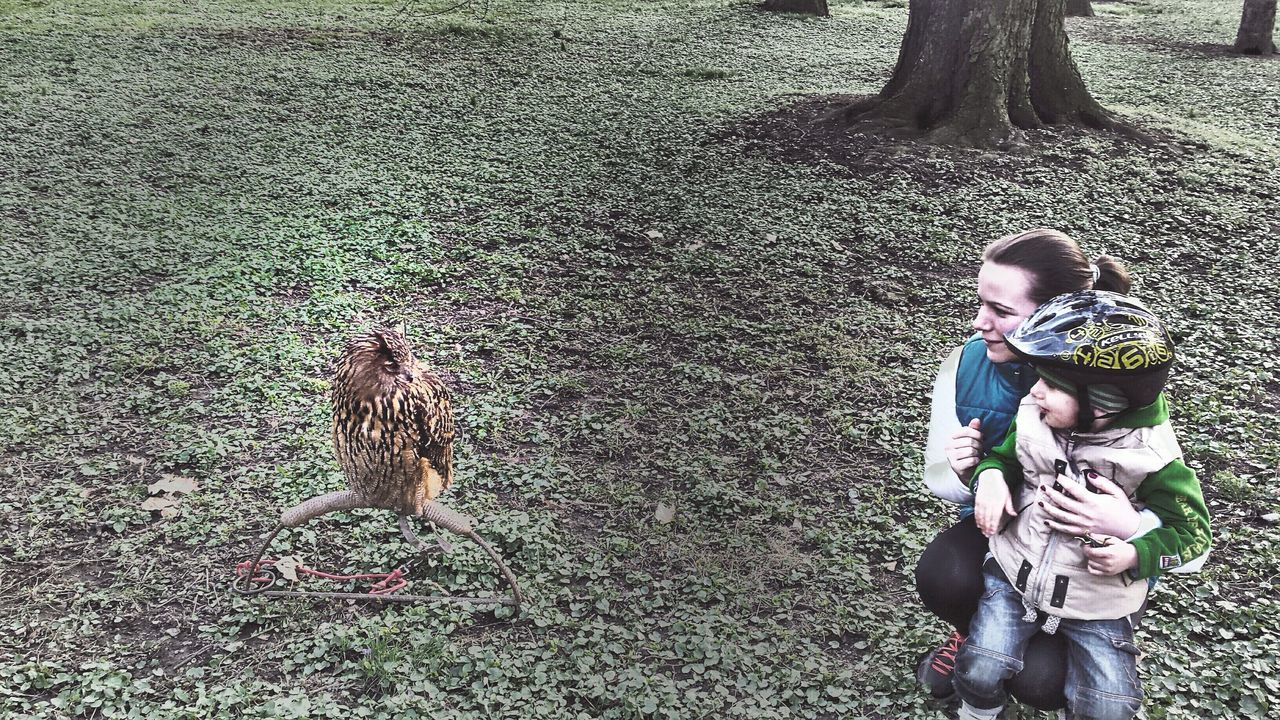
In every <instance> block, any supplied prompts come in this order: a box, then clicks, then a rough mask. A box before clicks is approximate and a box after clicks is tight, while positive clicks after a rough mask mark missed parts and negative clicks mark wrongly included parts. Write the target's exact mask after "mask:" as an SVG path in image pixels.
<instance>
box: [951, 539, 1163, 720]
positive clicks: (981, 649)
mask: <svg viewBox="0 0 1280 720" xmlns="http://www.w3.org/2000/svg"><path fill="white" fill-rule="evenodd" d="M987 567H988V568H993V569H986V570H984V571H983V593H982V600H981V601H980V603H979V605H978V613H977V614H976V615H975V616H974V618H973V622H972V624H971V626H970V632H969V639H968V640H967V641H965V644H964V646H963V647H962V648H961V650H960V655H959V657H958V658H957V659H956V672H955V679H954V685H955V689H956V693H957V694H958V695H959V696H960V698H961V699H962V700H964V701H965V702H967V703H968V704H969V705H971V706H973V707H975V708H981V709H991V708H998V707H1001V706H1002V705H1004V703H1005V691H1004V681H1005V680H1007V679H1009V678H1011V677H1013V676H1014V675H1015V674H1016V673H1018V672H1020V671H1021V670H1022V654H1023V651H1024V650H1026V647H1027V642H1028V641H1029V640H1030V639H1031V636H1032V635H1034V634H1035V633H1036V631H1037V630H1039V625H1038V624H1037V623H1031V622H1025V621H1024V620H1023V619H1022V618H1023V615H1024V613H1025V612H1026V610H1025V609H1024V608H1023V606H1022V596H1021V595H1020V594H1019V593H1018V591H1017V590H1015V589H1014V588H1013V586H1012V585H1010V584H1009V581H1008V579H1007V578H1005V577H1004V573H1002V572H1000V569H999V567H998V566H996V564H995V561H994V560H992V561H989V562H988V563H987ZM1038 619H1040V620H1043V619H1044V615H1043V614H1041V616H1040V618H1038ZM1058 632H1060V633H1062V634H1063V636H1064V637H1065V638H1066V640H1067V682H1066V688H1065V693H1066V696H1067V713H1068V717H1071V718H1080V719H1084V718H1089V719H1090V720H1131V718H1133V717H1134V716H1135V715H1137V714H1138V709H1139V708H1140V707H1141V706H1142V687H1141V686H1140V685H1139V684H1138V667H1137V665H1138V663H1137V660H1138V646H1137V645H1135V644H1134V643H1133V628H1132V627H1131V626H1130V625H1129V620H1128V619H1127V618H1121V619H1119V620H1066V619H1064V620H1062V622H1061V624H1059V626H1058Z"/></svg>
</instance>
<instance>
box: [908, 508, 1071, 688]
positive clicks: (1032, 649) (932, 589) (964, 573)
mask: <svg viewBox="0 0 1280 720" xmlns="http://www.w3.org/2000/svg"><path fill="white" fill-rule="evenodd" d="M986 554H987V539H986V538H985V537H983V535H982V532H981V531H980V530H978V526H977V524H976V523H974V520H973V517H972V516H970V517H967V518H965V519H964V520H961V521H960V522H958V523H956V524H955V525H952V526H951V527H949V528H947V529H946V530H943V531H942V532H940V533H938V536H937V537H936V538H934V539H933V542H931V543H929V546H928V547H926V548H925V549H924V553H923V554H922V555H921V556H920V562H919V563H918V564H917V565H916V589H917V590H918V591H919V592H920V600H921V601H922V602H924V606H925V607H926V608H928V609H929V612H931V613H933V614H934V615H937V616H938V617H940V618H942V619H943V620H945V621H947V622H948V623H950V624H951V625H953V626H955V628H956V630H959V631H960V632H961V633H963V634H965V635H968V634H969V620H970V619H972V618H973V614H974V613H975V612H977V611H978V600H979V599H980V598H981V597H982V559H983V558H984V557H985V556H986ZM1022 661H1023V668H1022V672H1020V673H1018V674H1017V675H1015V676H1013V677H1012V678H1010V679H1009V681H1008V682H1007V683H1006V684H1005V688H1006V689H1007V690H1008V691H1009V693H1010V694H1011V695H1013V696H1014V697H1015V698H1017V699H1018V700H1020V701H1021V702H1023V703H1025V704H1027V705H1030V706H1032V707H1035V708H1039V709H1040V710H1060V709H1062V708H1065V707H1066V706H1067V698H1066V696H1065V695H1063V692H1062V691H1063V687H1064V686H1065V684H1066V680H1067V644H1066V641H1065V640H1063V638H1062V637H1061V636H1060V635H1056V634H1055V635H1046V634H1044V633H1036V634H1035V635H1034V636H1033V637H1032V638H1031V642H1030V644H1028V645H1027V650H1026V653H1025V654H1024V655H1023V658H1022Z"/></svg>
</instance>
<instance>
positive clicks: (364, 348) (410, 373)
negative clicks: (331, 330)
mask: <svg viewBox="0 0 1280 720" xmlns="http://www.w3.org/2000/svg"><path fill="white" fill-rule="evenodd" d="M339 365H340V366H346V367H348V368H349V369H350V371H351V374H352V375H354V376H356V377H361V378H363V379H365V380H375V381H378V382H379V383H380V384H394V383H395V382H396V381H397V380H403V381H405V382H413V380H414V373H415V372H417V365H418V362H417V359H416V358H414V356H413V350H412V349H410V347H409V343H408V341H407V340H405V339H404V335H403V333H401V332H400V331H397V330H393V329H392V328H388V327H381V328H376V329H374V330H369V331H367V332H364V333H361V334H360V335H357V336H356V337H355V338H353V339H352V340H351V342H350V343H348V344H347V348H346V350H344V351H343V353H342V358H341V359H340V360H339Z"/></svg>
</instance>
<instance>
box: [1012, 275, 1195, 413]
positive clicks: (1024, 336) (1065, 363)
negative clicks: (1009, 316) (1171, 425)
mask: <svg viewBox="0 0 1280 720" xmlns="http://www.w3.org/2000/svg"><path fill="white" fill-rule="evenodd" d="M1005 341H1006V342H1007V343H1008V346H1009V349H1010V350H1011V351H1012V352H1013V353H1014V354H1015V355H1017V356H1018V357H1019V358H1020V359H1022V360H1023V361H1025V362H1028V363H1030V364H1031V365H1033V366H1035V367H1037V368H1043V369H1045V370H1048V371H1049V372H1050V373H1051V374H1052V375H1053V376H1054V377H1056V378H1061V379H1063V380H1066V381H1068V382H1070V383H1072V384H1074V385H1075V387H1076V390H1077V393H1078V397H1079V398H1080V399H1081V403H1080V404H1081V407H1080V413H1081V415H1080V417H1081V421H1082V427H1083V426H1085V425H1084V424H1083V423H1084V420H1085V418H1086V412H1087V411H1088V409H1089V403H1088V396H1087V388H1088V386H1090V385H1109V386H1113V387H1115V388H1116V389H1117V390H1118V391H1119V392H1120V393H1121V394H1122V395H1124V397H1125V398H1126V399H1127V400H1128V404H1129V406H1130V407H1141V406H1143V405H1149V404H1151V403H1152V402H1155V399H1156V396H1158V395H1159V394H1160V392H1161V391H1162V390H1163V389H1164V385H1165V382H1166V381H1167V380H1168V379H1169V369H1170V368H1171V367H1173V340H1172V339H1170V337H1169V332H1168V330H1166V329H1165V327H1164V323H1162V322H1160V320H1159V319H1158V318H1156V316H1155V315H1153V314H1152V313H1151V311H1150V310H1148V309H1147V308H1146V306H1144V305H1143V304H1142V303H1140V302H1138V301H1137V300H1135V299H1133V298H1131V297H1129V296H1128V295H1120V294H1118V293H1112V292H1105V291H1102V290H1081V291H1079V292H1072V293H1066V294H1064V295H1059V296H1057V297H1055V298H1053V299H1052V300H1049V301H1048V302H1046V303H1045V304H1043V305H1041V306H1040V307H1038V308H1036V310H1035V312H1033V313H1031V315H1030V316H1028V317H1027V319H1026V320H1025V321H1023V323H1022V324H1021V325H1019V326H1018V327H1017V328H1016V329H1015V330H1014V331H1013V332H1011V333H1009V334H1008V335H1006V336H1005ZM1087 417H1088V418H1089V419H1090V421H1091V419H1092V415H1088V416H1087Z"/></svg>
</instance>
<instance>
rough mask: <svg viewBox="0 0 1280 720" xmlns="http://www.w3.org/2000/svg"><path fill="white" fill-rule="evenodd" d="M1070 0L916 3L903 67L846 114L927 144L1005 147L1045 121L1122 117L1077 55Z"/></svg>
mask: <svg viewBox="0 0 1280 720" xmlns="http://www.w3.org/2000/svg"><path fill="white" fill-rule="evenodd" d="M1065 3H1066V0H911V4H910V11H909V15H908V18H907V31H906V34H905V35H904V36H903V39H902V46H901V48H900V49H899V50H898V64H897V65H896V66H895V67H894V70H893V74H892V76H891V77H890V78H889V82H888V83H886V84H885V87H884V89H883V90H881V91H880V94H879V95H877V96H875V97H874V98H871V99H870V100H866V101H863V102H860V103H856V104H854V105H851V106H849V107H848V108H845V109H844V111H843V113H842V115H843V119H844V120H846V121H847V122H850V123H866V124H869V125H872V126H878V127H879V128H881V129H883V130H885V131H887V132H888V133H890V134H900V135H908V136H923V138H924V139H925V140H927V141H929V142H936V143H940V144H954V145H966V146H973V147H999V146H1002V145H1005V144H1007V143H1010V142H1017V141H1019V140H1020V139H1021V135H1022V133H1021V131H1022V130H1026V129H1034V128H1039V127H1042V126H1043V125H1045V124H1059V123H1072V124H1078V125H1086V126H1089V127H1093V128H1109V127H1114V126H1115V123H1114V121H1113V120H1112V119H1111V117H1110V116H1109V115H1108V113H1107V112H1106V111H1105V110H1104V109H1102V107H1101V106H1100V105H1098V103H1097V102H1096V101H1095V100H1094V99H1093V97H1092V96H1091V95H1090V94H1089V91H1088V90H1087V89H1086V88H1085V84H1084V81H1083V80H1082V79H1081V77H1080V73H1079V71H1078V70H1077V69H1076V66H1075V63H1074V62H1073V61H1072V59H1071V52H1070V49H1069V47H1068V42H1067V32H1066V25H1065V24H1064V21H1063V13H1064V10H1065Z"/></svg>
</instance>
